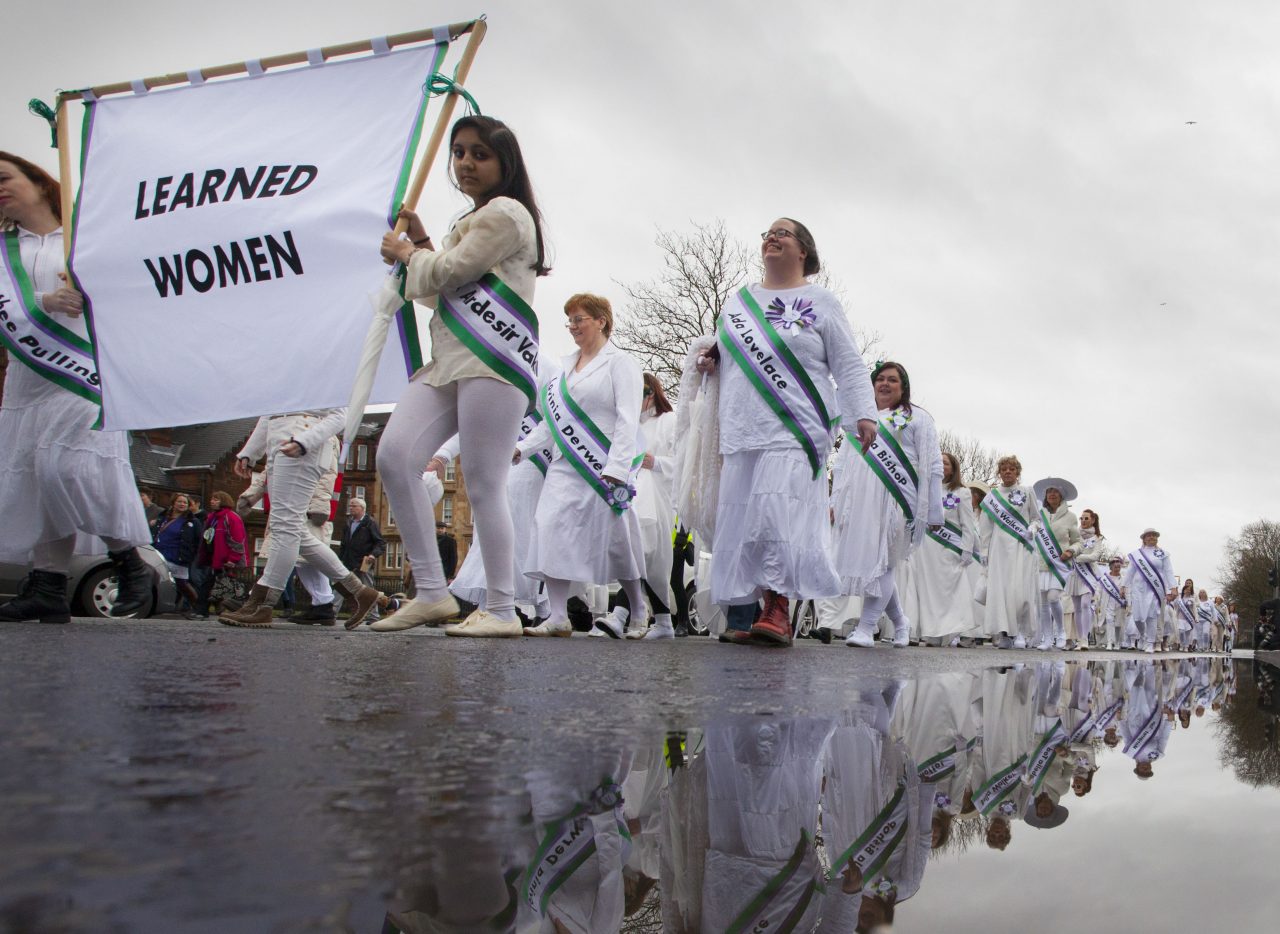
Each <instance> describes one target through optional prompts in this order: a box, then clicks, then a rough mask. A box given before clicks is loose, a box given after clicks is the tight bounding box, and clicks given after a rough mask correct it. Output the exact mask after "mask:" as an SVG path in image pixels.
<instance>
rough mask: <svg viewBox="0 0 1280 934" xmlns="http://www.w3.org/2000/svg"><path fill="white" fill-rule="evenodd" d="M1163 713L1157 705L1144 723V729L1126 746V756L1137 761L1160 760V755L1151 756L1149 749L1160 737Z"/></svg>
mask: <svg viewBox="0 0 1280 934" xmlns="http://www.w3.org/2000/svg"><path fill="white" fill-rule="evenodd" d="M1161 717H1162V711H1161V709H1160V705H1159V704H1156V705H1155V706H1154V707H1153V708H1152V710H1151V714H1150V716H1148V717H1147V719H1146V720H1145V721H1144V722H1143V724H1142V727H1141V728H1140V729H1139V730H1138V732H1137V733H1136V734H1134V737H1133V738H1132V739H1131V740H1129V742H1127V743H1125V745H1124V754H1125V755H1126V756H1129V757H1131V758H1132V759H1134V760H1135V761H1144V762H1150V761H1151V760H1153V759H1158V758H1159V754H1156V755H1151V751H1150V749H1149V747H1150V746H1151V743H1152V742H1153V741H1154V740H1155V739H1156V738H1157V737H1158V735H1159V732H1160V720H1161Z"/></svg>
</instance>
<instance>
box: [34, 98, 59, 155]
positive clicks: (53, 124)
mask: <svg viewBox="0 0 1280 934" xmlns="http://www.w3.org/2000/svg"><path fill="white" fill-rule="evenodd" d="M27 110H29V111H31V112H32V113H33V114H35V115H36V116H37V117H39V118H40V119H41V120H47V121H49V130H50V132H51V133H52V134H53V141H52V142H51V143H49V145H50V146H52V147H53V148H54V149H57V148H58V115H57V114H56V113H54V111H53V108H52V107H50V106H49V105H48V104H46V103H45V102H44V101H42V100H40V98H38V97H33V98H31V100H30V101H28V102H27Z"/></svg>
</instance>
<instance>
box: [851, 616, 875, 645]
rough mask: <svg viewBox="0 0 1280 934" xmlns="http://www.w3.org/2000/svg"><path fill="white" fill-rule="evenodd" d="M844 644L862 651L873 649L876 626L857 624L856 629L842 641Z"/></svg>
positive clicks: (873, 624) (872, 624)
mask: <svg viewBox="0 0 1280 934" xmlns="http://www.w3.org/2000/svg"><path fill="white" fill-rule="evenodd" d="M844 644H845V645H849V646H855V647H857V648H862V649H871V648H875V644H876V624H875V623H864V622H859V623H858V628H857V629H855V630H854V631H853V632H851V633H849V635H848V636H847V637H846V638H845V640H844Z"/></svg>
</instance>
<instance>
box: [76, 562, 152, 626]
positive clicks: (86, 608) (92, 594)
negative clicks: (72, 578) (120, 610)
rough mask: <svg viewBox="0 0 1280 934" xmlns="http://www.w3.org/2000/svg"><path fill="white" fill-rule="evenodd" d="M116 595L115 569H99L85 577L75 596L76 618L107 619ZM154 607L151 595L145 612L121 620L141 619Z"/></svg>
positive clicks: (106, 567)
mask: <svg viewBox="0 0 1280 934" xmlns="http://www.w3.org/2000/svg"><path fill="white" fill-rule="evenodd" d="M117 593H118V584H117V583H116V572H115V569H114V568H112V567H111V566H110V565H107V566H105V567H100V568H98V569H97V570H95V571H93V572H92V573H90V574H88V575H86V576H85V578H84V580H83V581H81V582H80V590H79V592H78V593H77V595H76V599H75V606H74V607H73V609H74V610H75V611H76V615H77V616H88V617H90V618H91V619H108V618H110V616H111V608H112V607H113V606H115V604H116V594H117ZM155 605H156V597H155V594H154V593H153V594H152V595H151V600H150V602H149V603H148V604H147V606H146V607H145V610H146V612H143V611H142V610H139V611H138V612H136V613H130V614H129V615H128V616H127V617H123V618H124V619H143V618H145V617H147V616H150V615H151V611H152V610H154V609H155Z"/></svg>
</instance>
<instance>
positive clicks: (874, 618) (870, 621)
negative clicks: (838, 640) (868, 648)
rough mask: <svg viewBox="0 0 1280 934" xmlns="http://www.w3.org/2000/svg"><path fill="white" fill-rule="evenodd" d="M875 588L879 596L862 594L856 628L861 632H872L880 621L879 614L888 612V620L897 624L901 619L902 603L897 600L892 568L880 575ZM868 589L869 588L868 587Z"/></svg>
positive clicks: (896, 588) (896, 586)
mask: <svg viewBox="0 0 1280 934" xmlns="http://www.w3.org/2000/svg"><path fill="white" fill-rule="evenodd" d="M878 584H879V586H878V587H877V589H878V590H879V591H880V596H878V597H872V596H869V595H864V596H863V598H862V613H861V615H860V616H859V617H858V628H859V629H861V630H862V631H863V632H870V633H874V632H875V629H876V624H877V623H879V622H880V614H881V613H887V614H889V621H890V622H891V623H893V624H894V626H895V627H896V626H898V625H899V624H900V623H901V622H902V620H903V618H904V617H903V615H902V604H901V603H899V602H898V585H897V583H896V582H895V581H894V579H893V568H889V570H887V571H885V572H884V573H883V574H882V575H880V580H879V582H878ZM868 589H870V588H868Z"/></svg>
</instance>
